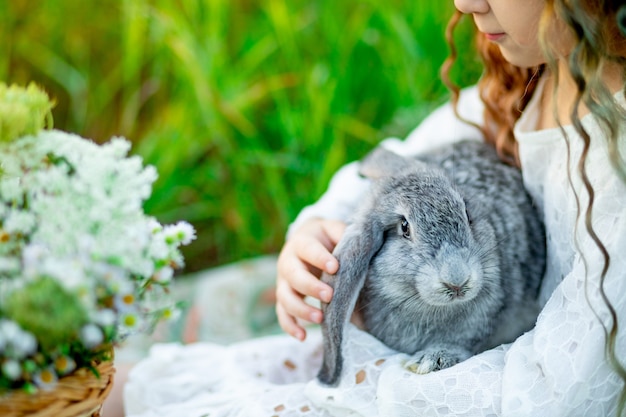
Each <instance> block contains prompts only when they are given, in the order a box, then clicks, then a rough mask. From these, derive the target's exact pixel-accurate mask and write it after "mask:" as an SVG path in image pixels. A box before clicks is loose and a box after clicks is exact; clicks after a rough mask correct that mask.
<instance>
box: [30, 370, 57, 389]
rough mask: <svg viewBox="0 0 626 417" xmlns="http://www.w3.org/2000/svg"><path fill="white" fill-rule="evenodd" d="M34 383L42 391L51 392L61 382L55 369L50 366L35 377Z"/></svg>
mask: <svg viewBox="0 0 626 417" xmlns="http://www.w3.org/2000/svg"><path fill="white" fill-rule="evenodd" d="M33 382H34V383H35V385H37V387H39V388H40V389H42V390H44V391H49V390H51V389H53V388H54V387H56V385H57V382H59V377H58V376H57V374H56V372H54V368H53V367H51V366H49V367H47V368H44V369H41V370H40V371H38V372H37V373H36V374H35V375H34V376H33Z"/></svg>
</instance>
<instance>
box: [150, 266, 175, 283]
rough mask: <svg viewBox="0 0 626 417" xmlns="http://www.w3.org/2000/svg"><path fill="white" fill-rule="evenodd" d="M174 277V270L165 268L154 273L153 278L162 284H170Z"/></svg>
mask: <svg viewBox="0 0 626 417" xmlns="http://www.w3.org/2000/svg"><path fill="white" fill-rule="evenodd" d="M172 277H174V270H173V269H172V268H171V267H169V266H164V267H163V268H161V269H159V270H158V271H156V272H155V273H154V275H153V276H152V278H153V279H154V280H155V281H156V282H158V283H161V284H168V283H169V282H170V281H171V280H172Z"/></svg>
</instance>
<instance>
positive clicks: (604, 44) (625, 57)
mask: <svg viewBox="0 0 626 417" xmlns="http://www.w3.org/2000/svg"><path fill="white" fill-rule="evenodd" d="M461 16H462V15H461V13H460V12H458V11H457V12H456V13H455V14H454V15H453V16H452V18H451V19H450V22H449V24H448V27H447V29H446V39H447V41H448V44H449V46H450V50H451V52H450V55H449V57H448V59H447V60H446V61H445V62H444V64H443V66H442V68H441V76H442V80H443V82H444V83H445V84H446V86H448V88H449V89H450V92H451V95H452V103H453V104H454V106H455V108H456V103H457V102H458V98H459V91H460V90H459V88H458V87H457V86H456V85H455V84H454V83H453V82H452V80H451V79H450V68H451V67H452V65H453V64H454V62H455V61H456V58H457V55H456V49H455V47H454V39H453V32H454V29H455V28H456V26H457V24H458V22H459V20H460V19H461ZM624 16H626V5H625V4H624V2H623V0H545V8H544V11H543V13H542V16H541V21H540V25H539V40H540V43H541V46H542V49H543V52H544V55H545V58H546V63H545V64H542V65H540V66H537V67H534V68H519V67H516V66H514V65H512V64H510V63H508V62H507V61H506V60H505V59H504V57H503V56H502V54H501V53H500V50H499V48H498V46H497V45H494V44H492V43H491V42H488V41H487V40H486V39H485V37H484V36H480V33H478V31H477V36H476V49H477V52H478V54H479V56H480V58H481V59H482V62H483V64H484V72H483V74H482V76H481V79H480V80H479V82H478V87H479V91H480V96H481V99H482V101H483V102H484V104H485V110H484V125H482V126H477V127H478V128H479V129H480V130H481V131H482V133H483V136H484V138H485V141H487V142H488V143H490V144H492V145H493V146H494V147H495V148H496V150H497V151H498V155H499V156H500V158H501V159H502V160H503V161H505V162H507V163H510V164H513V165H516V166H518V167H519V166H520V161H519V158H518V152H517V144H516V141H515V137H514V136H513V128H514V125H515V123H516V121H517V120H518V119H519V117H520V116H521V114H522V111H523V110H524V108H525V107H526V105H527V104H528V102H529V100H530V98H531V97H532V95H533V93H534V91H535V89H536V86H537V82H538V79H539V78H540V75H541V74H542V73H543V72H544V71H545V70H550V72H551V73H553V74H555V75H556V77H557V78H556V79H557V81H558V67H557V60H556V57H555V56H554V54H553V53H552V48H551V44H550V40H549V37H548V36H547V32H548V27H549V25H550V22H553V21H554V18H555V17H556V18H557V19H560V20H561V21H563V22H565V23H566V24H567V26H568V27H569V28H570V30H571V33H572V35H573V39H574V45H575V46H574V48H573V50H572V51H571V53H570V55H569V59H568V67H569V72H570V75H571V77H572V79H573V80H574V81H575V83H576V86H577V95H576V101H575V105H574V108H573V109H572V111H571V119H572V123H573V126H574V128H575V129H576V131H577V133H578V134H579V136H580V138H581V140H582V142H583V151H582V154H581V156H580V159H579V160H578V161H576V162H577V170H578V174H579V175H580V177H581V178H582V181H583V185H584V192H586V193H587V195H588V197H589V198H588V203H587V204H586V205H585V206H584V207H581V203H580V199H579V197H578V195H576V200H577V205H578V213H577V219H582V220H583V221H584V225H585V229H586V231H587V233H588V234H589V236H591V238H592V239H593V241H594V243H595V245H596V246H597V248H598V249H599V250H600V252H601V253H602V254H603V258H604V265H603V269H602V273H601V275H600V277H599V280H600V296H601V298H602V300H603V302H604V304H605V308H606V310H607V311H608V312H609V315H610V317H611V322H610V324H608V325H607V324H605V323H604V322H602V321H601V323H602V325H603V327H604V330H605V335H606V339H605V340H606V342H605V347H606V357H607V360H608V361H609V363H610V364H611V366H612V367H613V368H614V370H615V371H616V373H617V375H618V376H619V377H620V378H621V379H622V381H623V382H624V387H623V389H622V391H621V394H620V397H619V402H618V415H623V414H626V368H625V366H624V364H622V363H621V362H620V360H619V358H618V354H617V352H616V344H617V334H618V331H619V323H618V317H617V313H616V312H615V309H614V307H613V306H612V305H611V302H610V300H609V299H608V297H607V295H606V292H605V289H604V281H605V278H606V275H607V272H608V269H609V265H610V263H611V257H610V255H609V253H608V250H607V249H606V247H605V245H604V244H603V242H602V241H601V239H600V238H599V236H598V235H597V233H596V232H595V230H594V228H593V225H592V211H593V202H594V197H595V190H594V189H593V186H592V185H591V182H590V180H589V176H588V173H587V172H586V164H585V162H586V159H587V155H588V152H589V148H590V145H591V137H590V135H589V134H588V132H587V131H586V129H585V128H584V126H583V124H582V123H581V120H580V116H579V114H580V113H579V109H580V108H581V106H584V107H586V108H587V109H589V111H590V112H591V113H592V114H593V115H594V116H595V118H596V119H597V120H598V121H599V123H600V124H601V125H603V127H604V128H605V130H606V132H608V135H607V144H608V149H609V158H610V161H611V164H612V167H613V169H614V171H615V174H616V175H617V176H619V177H620V178H621V180H622V181H623V182H624V183H625V184H626V161H625V159H624V155H621V154H620V151H619V146H618V138H619V133H620V132H619V130H620V129H623V128H624V127H625V126H626V110H625V109H624V108H623V107H622V106H620V105H619V104H618V103H617V102H616V100H615V97H614V96H613V94H612V93H611V91H610V90H609V89H608V87H607V86H606V85H605V83H604V82H603V79H602V71H603V69H604V68H606V65H607V64H609V63H612V64H617V67H618V68H620V70H621V74H622V82H623V81H624V79H626V33H623V32H620V26H619V24H618V18H621V19H623V20H624V19H626V18H624ZM622 31H626V30H625V29H622ZM557 83H558V82H555V84H554V90H555V88H556V85H557ZM552 93H553V94H555V91H553V92H552ZM622 94H624V95H625V96H626V86H624V87H623V90H622ZM455 111H456V110H455ZM457 116H458V117H460V116H459V114H458V112H457ZM468 123H470V122H468ZM559 125H560V123H559ZM569 157H570V155H569V150H568V158H569ZM570 185H571V178H570ZM592 309H593V306H592ZM594 311H595V309H594Z"/></svg>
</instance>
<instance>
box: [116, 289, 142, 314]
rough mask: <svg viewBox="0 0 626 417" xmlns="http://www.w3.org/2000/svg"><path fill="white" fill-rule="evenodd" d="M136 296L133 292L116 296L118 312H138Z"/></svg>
mask: <svg viewBox="0 0 626 417" xmlns="http://www.w3.org/2000/svg"><path fill="white" fill-rule="evenodd" d="M136 301H137V299H136V298H135V294H134V293H133V292H132V291H125V292H121V293H119V294H116V295H115V298H114V300H113V303H114V305H115V308H116V309H117V311H120V312H128V311H134V310H136V305H135V302H136Z"/></svg>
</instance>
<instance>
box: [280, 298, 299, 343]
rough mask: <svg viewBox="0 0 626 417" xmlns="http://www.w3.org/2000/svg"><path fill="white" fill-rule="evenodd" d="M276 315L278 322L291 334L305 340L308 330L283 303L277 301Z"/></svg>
mask: <svg viewBox="0 0 626 417" xmlns="http://www.w3.org/2000/svg"><path fill="white" fill-rule="evenodd" d="M276 316H277V317H278V324H280V327H281V328H282V329H283V330H284V331H285V332H286V333H287V334H289V335H291V336H293V337H295V338H296V339H298V340H300V341H303V340H304V339H305V338H306V331H305V330H304V328H302V327H301V326H299V325H298V323H297V322H296V319H295V318H294V317H292V316H290V315H289V314H287V313H286V312H285V309H284V308H283V306H282V304H280V303H276Z"/></svg>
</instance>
